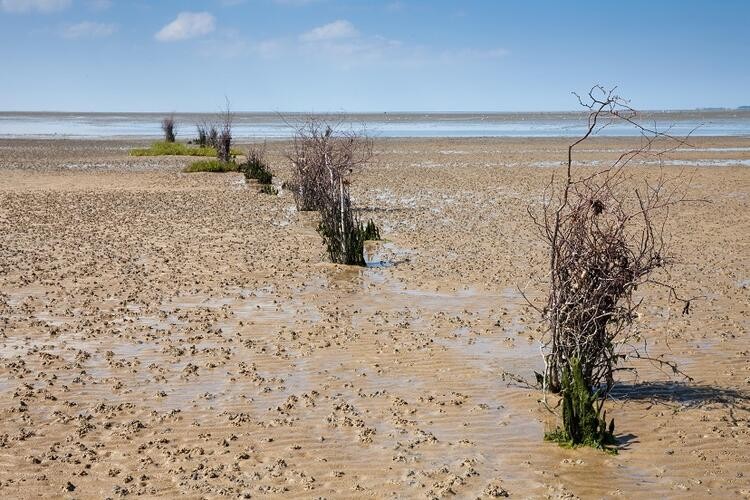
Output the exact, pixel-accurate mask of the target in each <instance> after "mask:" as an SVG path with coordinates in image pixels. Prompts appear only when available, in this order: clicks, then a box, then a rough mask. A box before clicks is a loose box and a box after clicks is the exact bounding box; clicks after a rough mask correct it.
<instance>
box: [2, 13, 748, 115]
mask: <svg viewBox="0 0 750 500" xmlns="http://www.w3.org/2000/svg"><path fill="white" fill-rule="evenodd" d="M748 26H750V0H735V1H732V0H725V1H721V0H715V1H708V0H706V1H692V0H680V1H671V0H661V1H656V0H648V1H641V0H630V1H627V2H624V1H620V2H618V1H602V0H598V1H577V2H572V1H567V2H565V1H560V0H557V1H555V0H549V1H535V0H527V1H521V0H518V1H510V0H508V1H505V0H465V1H456V0H452V1H451V0H383V1H376V0H371V1H367V0H202V1H192V0H181V1H178V0H159V1H156V0H152V1H147V0H0V60H1V61H2V66H3V74H2V75H0V110H4V111H101V112H105V111H154V112H168V111H176V112H191V111H196V112H200V111H204V112H215V111H217V110H218V109H219V108H221V107H222V106H223V104H224V102H225V97H227V98H228V99H229V100H230V103H231V107H232V109H233V110H236V111H280V112H289V111H302V112H325V111H332V112H350V113H351V112H380V111H561V110H571V109H575V108H576V106H577V100H576V99H575V98H574V97H573V96H572V95H571V92H573V91H577V92H585V91H586V90H587V89H588V88H590V87H591V86H592V85H594V84H597V83H598V84H602V85H605V86H607V87H611V86H615V85H616V86H617V87H618V91H619V94H620V95H621V96H623V97H626V98H628V99H630V100H631V103H632V105H633V106H634V107H636V108H639V109H693V108H700V107H736V106H741V105H750V35H749V34H748Z"/></svg>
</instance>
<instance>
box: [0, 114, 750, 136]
mask: <svg viewBox="0 0 750 500" xmlns="http://www.w3.org/2000/svg"><path fill="white" fill-rule="evenodd" d="M163 116H165V113H70V112H52V113H50V112H25V113H24V112H0V137H6V138H24V137H31V138H67V139H79V138H80V139H95V138H134V139H139V138H142V139H153V138H157V137H159V136H160V135H161V130H160V121H161V118H162V117H163ZM308 116H310V115H308V114H302V113H297V114H292V113H288V114H279V113H269V112H266V113H242V112H237V113H235V114H234V135H235V137H236V138H238V139H271V140H272V139H284V138H288V137H291V136H292V135H293V133H294V129H295V126H296V125H297V124H300V123H303V122H304V120H305V119H306V118H307V117H308ZM314 116H318V117H321V118H322V119H327V120H330V121H333V122H340V124H341V125H342V126H343V127H344V128H349V127H351V128H353V129H359V128H365V129H366V130H367V131H368V133H370V134H371V135H374V136H376V137H412V138H425V137H464V138H468V137H575V136H578V135H581V133H582V132H583V131H584V124H585V123H586V115H585V113H581V112H544V113H539V112H528V113H468V112H461V113H458V112H456V113H415V112H410V113H404V112H400V113H378V114H374V113H369V114H366V113H359V114H356V113H351V114H339V113H328V114H318V115H314ZM174 118H175V121H176V123H177V134H178V139H181V140H189V139H192V137H193V136H194V135H195V124H196V123H200V122H202V121H211V120H214V119H216V114H207V113H174ZM638 119H639V120H640V121H641V122H642V123H644V124H645V125H647V126H648V127H649V128H653V127H654V126H655V127H656V128H657V129H658V130H660V131H662V132H668V133H670V134H672V135H675V136H687V135H697V136H717V137H723V136H727V137H744V136H748V135H750V109H748V110H728V111H715V110H711V111H695V110H693V111H659V112H653V111H651V112H643V113H640V114H639V115H638ZM600 135H606V136H610V137H618V136H622V137H632V136H635V135H638V130H636V129H635V128H633V127H631V126H629V125H627V124H622V123H618V124H613V125H611V126H609V127H607V128H605V129H603V130H601V131H600Z"/></svg>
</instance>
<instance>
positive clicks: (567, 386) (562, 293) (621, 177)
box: [529, 86, 689, 446]
mask: <svg viewBox="0 0 750 500" xmlns="http://www.w3.org/2000/svg"><path fill="white" fill-rule="evenodd" d="M579 102H580V104H581V105H582V106H584V107H585V108H586V109H587V110H588V113H589V114H588V128H587V131H586V133H585V134H584V135H583V136H582V137H581V138H580V139H578V140H577V141H575V142H574V143H573V144H571V145H570V146H569V148H568V161H567V169H566V176H565V179H564V181H563V182H562V183H559V182H556V181H555V179H554V177H553V179H552V180H551V182H550V184H549V185H548V187H547V190H546V193H545V198H544V203H543V206H542V209H541V213H534V212H533V211H532V210H529V214H530V215H531V217H532V219H533V221H534V222H535V224H536V226H537V228H538V229H539V232H540V234H541V237H542V239H543V241H544V242H545V243H546V245H547V246H548V248H549V295H548V300H547V304H546V307H544V308H543V310H542V311H541V312H542V313H543V317H544V319H545V321H546V323H547V331H548V333H547V335H546V337H545V341H544V346H543V348H544V349H543V350H544V361H545V372H544V374H542V375H541V376H540V379H541V381H542V384H543V389H544V391H545V394H546V392H547V391H552V392H557V393H559V392H561V393H562V395H563V408H564V410H565V409H566V408H568V409H571V408H578V411H576V412H572V411H567V412H566V411H564V412H563V420H564V430H565V432H564V435H565V440H566V441H567V440H570V441H571V442H572V444H581V443H588V444H592V442H595V443H597V444H598V445H600V446H604V445H606V444H607V442H609V441H611V438H612V435H611V434H612V431H613V427H614V425H613V424H612V423H610V425H609V426H608V427H607V426H606V422H604V420H603V418H602V417H601V415H600V413H601V410H602V405H601V403H599V404H596V401H597V400H603V399H604V398H606V397H607V396H608V394H609V392H610V391H611V389H612V386H613V384H614V373H615V371H616V370H617V369H618V367H617V365H618V363H620V362H621V361H623V360H624V359H625V358H626V356H627V354H628V353H627V349H626V347H627V346H629V345H630V341H631V340H632V333H631V332H630V329H629V327H630V325H631V324H632V322H633V320H634V318H635V313H636V310H637V308H638V306H639V305H640V301H639V300H635V298H634V292H635V291H636V290H637V289H638V288H639V287H640V286H642V285H645V284H647V283H656V281H655V280H654V279H653V274H654V272H655V271H656V270H658V269H660V268H664V267H666V266H668V265H669V264H670V257H669V248H668V246H667V243H666V240H665V229H664V228H665V226H664V224H665V221H666V219H667V218H668V216H669V210H670V208H671V207H673V206H675V205H676V204H679V203H681V202H685V201H687V200H686V198H685V196H684V185H685V179H684V177H683V176H682V175H679V176H678V177H677V178H674V179H667V178H666V177H665V176H664V175H663V173H662V174H660V175H659V177H658V179H656V181H651V182H650V181H648V180H647V179H644V180H642V181H640V182H635V181H634V179H633V178H632V176H630V175H629V174H628V173H627V172H626V167H627V166H628V165H629V164H630V163H631V162H633V160H635V159H637V158H642V157H644V156H648V157H652V158H656V159H661V157H662V156H663V155H664V154H665V153H667V152H669V151H671V150H673V149H674V148H676V147H679V146H682V145H684V144H685V141H684V140H682V139H677V138H674V137H672V136H670V135H668V134H666V133H663V132H659V131H658V130H656V128H647V127H644V126H643V125H641V124H639V123H638V122H636V121H635V120H636V112H635V111H634V110H633V109H632V108H631V107H630V106H629V105H628V103H627V101H624V100H623V99H622V98H620V97H618V96H617V95H616V94H614V89H612V90H606V89H604V88H603V87H601V86H595V87H593V88H592V89H591V91H590V92H589V93H588V96H587V98H586V99H585V100H584V99H581V98H580V97H579ZM615 121H621V122H622V121H624V122H626V123H629V124H631V125H632V126H633V127H635V128H636V129H637V130H638V131H639V132H640V135H641V142H640V145H639V146H638V147H636V148H634V149H632V150H629V151H626V152H624V153H622V154H621V155H620V156H619V157H618V158H617V159H616V160H615V161H614V162H613V163H612V164H611V165H609V166H608V167H607V168H604V169H601V170H598V171H596V172H594V173H592V174H588V175H583V176H574V174H573V169H572V167H573V150H574V148H575V147H576V146H577V145H579V144H581V143H582V142H583V141H585V140H586V139H588V138H589V137H590V136H592V135H593V134H596V133H597V132H598V131H600V130H601V129H602V128H604V127H606V126H608V125H609V124H611V123H613V122H615ZM659 284H661V283H659ZM664 286H667V287H668V288H669V290H670V291H671V293H672V294H673V296H674V297H675V298H676V297H677V295H676V294H675V291H674V288H672V287H670V286H668V285H664ZM684 302H685V311H687V310H688V309H689V301H684ZM664 363H666V364H668V365H669V366H670V367H671V368H673V369H674V370H675V371H677V367H676V366H675V365H673V364H671V363H669V362H664ZM573 381H579V382H580V383H578V384H576V386H575V387H574V385H573V383H572V382H573ZM581 387H583V388H585V390H583V391H582V390H581ZM572 420H575V422H573V421H572ZM585 422H588V423H587V424H586V425H583V424H584V423H585ZM591 422H594V424H592V423H591ZM584 428H585V429H587V431H586V432H578V431H576V432H572V431H571V430H572V429H584ZM605 430H606V431H605ZM558 432H559V431H558Z"/></svg>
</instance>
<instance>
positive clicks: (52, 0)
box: [0, 0, 72, 14]
mask: <svg viewBox="0 0 750 500" xmlns="http://www.w3.org/2000/svg"><path fill="white" fill-rule="evenodd" d="M71 1H72V0H0V8H2V10H4V11H5V12H42V13H45V14H46V13H49V12H55V11H58V10H63V9H66V8H68V7H69V6H70V3H71Z"/></svg>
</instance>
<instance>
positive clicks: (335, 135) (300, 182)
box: [289, 118, 379, 265]
mask: <svg viewBox="0 0 750 500" xmlns="http://www.w3.org/2000/svg"><path fill="white" fill-rule="evenodd" d="M372 145H373V141H372V139H371V138H369V137H368V136H367V134H366V133H364V132H361V133H360V132H354V131H346V130H343V129H342V126H341V122H338V123H336V124H333V125H332V124H329V123H326V122H323V121H321V120H318V119H315V118H310V119H308V120H307V122H305V123H304V124H303V125H302V126H300V127H298V128H297V130H296V133H295V136H294V142H293V149H292V152H291V153H290V154H289V159H290V160H291V162H292V165H293V166H294V181H293V183H292V184H291V186H290V187H291V189H292V191H293V193H294V199H295V202H296V204H297V208H298V210H318V211H319V212H320V218H321V221H320V226H319V229H318V231H319V232H320V234H321V236H323V239H324V240H325V243H326V248H327V250H328V255H329V256H330V258H331V261H333V262H335V263H339V264H350V265H365V258H364V242H365V240H366V239H368V238H373V237H376V236H378V237H379V232H378V230H377V227H376V226H375V224H374V222H372V221H369V223H368V224H367V226H365V225H364V224H362V222H361V221H360V220H359V218H358V217H357V216H356V214H355V212H354V208H353V206H352V201H351V197H350V195H349V184H350V176H351V174H352V173H353V172H354V171H356V170H358V169H360V168H361V167H363V166H364V165H366V164H367V163H368V162H369V161H370V160H371V159H372V156H373V154H372Z"/></svg>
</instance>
